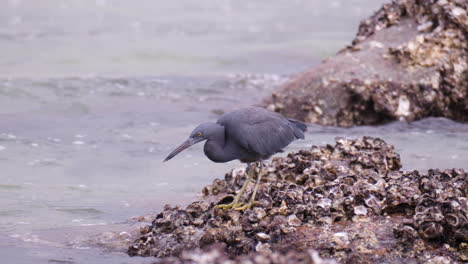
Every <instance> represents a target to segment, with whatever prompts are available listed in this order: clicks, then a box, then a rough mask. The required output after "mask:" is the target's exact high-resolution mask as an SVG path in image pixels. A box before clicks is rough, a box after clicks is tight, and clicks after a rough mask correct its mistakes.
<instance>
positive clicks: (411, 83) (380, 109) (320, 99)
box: [265, 0, 468, 126]
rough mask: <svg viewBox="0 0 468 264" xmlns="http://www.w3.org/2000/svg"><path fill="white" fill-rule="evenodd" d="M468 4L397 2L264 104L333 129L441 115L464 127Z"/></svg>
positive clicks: (434, 0)
mask: <svg viewBox="0 0 468 264" xmlns="http://www.w3.org/2000/svg"><path fill="white" fill-rule="evenodd" d="M467 10H468V1H466V0H427V1H419V0H396V1H393V2H392V3H390V4H385V5H384V6H383V7H382V8H381V9H380V10H379V11H377V12H376V13H375V14H374V15H373V16H371V17H370V18H369V19H366V20H364V21H362V22H361V25H360V27H359V30H358V33H357V36H356V38H355V39H354V41H353V42H352V45H350V46H349V47H346V48H345V49H343V50H341V51H340V52H339V53H338V54H337V55H335V56H333V57H331V58H329V59H327V60H325V61H324V62H323V63H322V64H321V65H319V66H318V67H315V68H313V69H311V70H309V71H307V72H305V73H303V74H301V75H299V76H298V77H297V78H295V79H293V80H291V81H290V82H288V83H286V84H285V85H284V86H283V87H281V88H280V89H279V90H277V91H275V92H274V93H273V95H272V97H271V98H268V99H266V101H265V106H267V107H268V108H269V109H270V110H274V111H277V112H280V113H282V114H284V115H287V116H289V117H293V118H296V119H300V120H304V121H307V122H311V123H319V124H323V125H334V126H353V125H369V124H381V123H385V122H388V121H391V120H407V121H413V120H417V119H421V118H423V117H428V116H437V117H440V116H443V117H447V118H451V119H453V120H458V121H464V122H466V121H468V11H467Z"/></svg>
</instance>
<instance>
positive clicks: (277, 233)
mask: <svg viewBox="0 0 468 264" xmlns="http://www.w3.org/2000/svg"><path fill="white" fill-rule="evenodd" d="M400 168H401V163H400V157H399V155H398V154H397V153H396V152H395V151H394V148H393V146H392V145H389V144H387V143H385V142H384V141H383V140H381V139H378V138H371V137H363V138H359V139H356V140H349V139H343V138H338V139H337V141H336V144H335V145H334V146H332V145H327V146H323V147H316V146H314V147H312V148H311V149H309V150H301V151H299V152H297V153H291V154H289V155H288V156H287V157H280V158H274V159H273V161H272V162H271V163H270V164H267V167H266V168H263V169H262V170H258V171H257V173H263V174H264V176H263V178H262V182H261V184H260V186H259V191H258V196H257V197H258V199H257V200H258V204H257V205H256V206H255V207H254V208H252V209H251V210H247V211H245V212H243V211H236V210H222V209H217V208H215V205H216V204H218V203H229V202H230V201H231V200H232V196H233V195H234V194H235V191H236V190H238V189H239V187H240V186H241V185H242V183H243V181H244V180H245V179H246V177H245V174H244V173H243V171H242V170H233V171H232V172H230V173H228V174H226V176H225V179H224V180H219V179H217V180H215V181H214V182H213V183H212V184H211V185H208V186H206V187H205V188H204V189H203V193H204V194H205V197H204V199H202V200H200V201H196V202H193V203H191V204H190V205H188V206H186V207H184V208H180V207H177V206H175V207H172V206H169V205H167V206H166V207H165V208H164V211H163V212H161V213H159V214H158V215H157V216H156V218H155V219H154V221H153V222H152V225H151V226H146V227H144V228H142V229H141V237H140V238H138V239H137V240H136V241H135V242H134V243H133V245H131V246H130V248H129V250H128V253H129V254H130V255H140V256H155V257H159V258H162V259H160V261H161V262H164V261H170V260H171V261H174V262H180V263H184V262H186V263H188V262H190V263H201V262H203V261H199V260H200V259H202V258H203V257H202V256H205V257H206V258H210V256H211V258H212V259H213V261H211V262H210V263H223V262H224V261H227V260H230V261H234V262H237V261H247V260H249V261H250V262H251V263H287V261H285V262H282V261H279V260H281V259H284V260H288V259H290V258H291V256H293V255H294V256H303V258H301V259H303V260H304V261H303V262H302V263H325V262H319V261H318V260H314V259H313V257H312V255H313V254H312V253H311V252H315V253H314V254H319V255H320V257H323V258H332V259H336V260H337V261H339V262H348V263H363V262H364V263H379V262H392V261H397V260H400V261H401V260H402V259H414V260H417V261H422V262H424V261H435V260H434V258H436V257H442V258H444V259H446V260H448V261H466V260H468V259H467V257H468V256H467V243H468V238H467V234H468V222H467V212H468V209H467V208H468V204H467V203H468V202H467V198H466V197H467V191H468V177H467V176H468V175H467V173H466V172H464V171H463V170H457V169H453V170H446V171H439V170H430V171H429V172H428V173H427V174H421V173H419V172H417V171H413V172H402V171H400ZM251 191H252V189H247V191H245V193H244V195H245V197H244V198H248V197H249V195H250V193H251ZM311 250H312V251H311ZM291 252H295V253H291ZM272 254H273V255H272ZM213 255H215V257H213ZM271 256H276V257H277V259H276V260H277V261H276V262H275V260H274V258H272V257H271ZM288 256H289V257H288ZM177 257H178V258H177ZM317 257H318V255H317ZM206 258H205V259H206ZM197 259H198V260H197ZM291 259H292V258H291ZM278 261H279V262H278ZM330 261H332V260H330ZM297 262H300V261H297ZM435 263H439V262H435ZM440 263H442V262H440Z"/></svg>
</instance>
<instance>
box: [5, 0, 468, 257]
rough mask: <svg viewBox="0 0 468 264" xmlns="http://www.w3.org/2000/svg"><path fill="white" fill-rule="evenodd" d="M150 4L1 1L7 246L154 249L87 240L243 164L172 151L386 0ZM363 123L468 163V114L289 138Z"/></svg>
mask: <svg viewBox="0 0 468 264" xmlns="http://www.w3.org/2000/svg"><path fill="white" fill-rule="evenodd" d="M152 2H154V1H142V2H141V3H140V4H139V5H135V4H130V3H133V2H128V1H115V2H114V1H112V5H111V2H110V1H109V2H108V1H104V0H100V1H96V2H82V1H67V2H62V1H53V0H48V1H42V2H41V6H35V5H39V4H36V2H30V3H28V4H27V5H26V3H23V2H22V1H19V0H15V1H7V3H4V5H6V6H7V8H5V9H1V10H0V50H2V52H1V53H0V61H1V62H2V63H0V77H1V80H0V172H1V173H0V254H1V255H2V260H7V261H8V260H10V261H11V262H12V263H31V262H34V263H41V262H42V263H54V262H55V263H83V262H85V263H102V262H103V261H104V262H113V263H121V262H122V263H123V262H125V263H132V262H135V263H142V262H144V261H149V260H142V259H139V258H128V257H127V256H126V255H125V254H122V253H119V252H114V251H113V250H110V251H109V250H103V249H102V248H100V247H95V246H93V245H94V244H96V243H92V242H90V243H88V244H87V243H86V242H83V241H86V237H88V234H89V237H93V234H97V233H100V232H104V231H106V230H108V229H112V230H119V228H120V227H121V228H122V230H123V229H124V227H126V226H128V224H127V219H128V218H130V217H132V216H135V215H143V214H147V213H153V212H156V211H158V210H160V209H161V208H162V206H163V205H164V204H166V203H171V204H184V203H186V202H187V201H190V200H192V199H193V198H194V197H195V196H196V195H197V194H198V193H199V191H200V190H201V188H202V186H204V185H206V184H208V183H210V182H211V181H212V180H213V179H215V178H220V177H223V175H224V173H225V172H227V171H229V170H230V169H232V168H235V167H239V166H242V165H241V164H240V163H238V162H231V163H227V164H215V163H212V162H210V161H209V160H208V159H207V158H205V157H204V155H203V154H202V145H197V146H195V147H193V148H191V149H188V150H187V151H185V152H183V153H182V154H180V155H179V156H177V157H176V158H174V159H173V160H171V161H170V162H167V163H162V159H163V158H164V157H165V156H166V155H167V154H168V153H169V152H170V151H171V150H172V149H173V148H174V147H175V146H177V145H178V144H179V143H180V142H182V141H183V140H184V139H185V138H186V137H187V136H188V134H189V133H190V131H191V130H192V129H193V128H194V127H195V126H196V125H197V124H198V123H201V122H205V121H207V120H215V119H216V118H217V116H218V115H219V114H220V113H222V112H224V111H229V110H232V109H236V108H239V107H242V106H247V105H251V104H255V103H257V102H259V101H260V100H261V98H263V97H264V96H266V95H268V94H269V93H270V92H271V91H272V90H273V89H274V88H275V87H277V86H278V85H280V84H282V83H284V82H285V81H286V80H288V78H289V77H288V75H289V74H291V73H295V72H299V71H301V70H303V69H305V68H307V67H309V66H311V65H314V64H316V63H318V62H319V59H320V58H323V57H324V56H327V55H331V54H332V53H333V52H335V51H336V50H337V49H338V48H340V47H343V46H344V45H346V44H347V43H348V42H349V41H350V39H351V38H352V36H353V34H354V32H355V30H356V28H357V25H358V21H359V19H360V18H362V17H365V16H367V15H369V14H370V13H371V11H370V10H374V9H375V8H376V7H377V6H379V5H380V3H381V2H382V1H370V0H361V1H357V0H355V1H328V2H326V3H325V2H322V1H299V0H297V1H275V2H274V3H272V2H270V1H250V2H246V1H244V2H242V3H239V2H238V1H227V0H224V1H208V0H205V1H197V4H196V5H194V4H193V3H192V2H191V1H170V2H165V1H158V2H157V3H158V5H157V7H156V6H155V5H154V4H150V3H152ZM35 10H41V12H35ZM345 11H346V12H345ZM76 21H80V23H76ZM90 43H93V45H92V44H90ZM122 76H124V77H122ZM128 76H135V77H128ZM361 135H371V136H378V137H380V138H383V139H384V140H386V141H387V142H390V143H392V144H394V145H395V147H396V149H397V151H398V152H399V153H400V154H401V157H402V161H403V165H404V168H403V169H405V170H413V169H419V170H427V169H429V168H441V169H443V168H452V167H458V168H464V169H468V162H467V158H466V154H467V153H468V125H466V124H459V123H456V122H452V121H450V120H446V119H438V118H430V119H425V120H421V121H418V122H415V123H412V124H406V123H403V122H395V123H392V124H388V125H385V126H379V127H356V128H348V129H344V128H330V127H321V126H317V125H311V126H310V128H309V132H308V133H307V135H306V140H304V141H297V142H295V143H293V144H291V145H290V147H288V149H287V151H294V150H298V149H300V148H307V147H310V146H311V145H323V144H333V142H334V138H335V137H337V136H339V137H358V136H361ZM115 224H117V227H116V226H114V225H115ZM111 225H112V226H111ZM79 237H81V238H80V239H78V238H79ZM83 237H84V238H83ZM90 240H92V238H90ZM77 241H78V242H77ZM94 242H96V241H94ZM5 263H8V262H5Z"/></svg>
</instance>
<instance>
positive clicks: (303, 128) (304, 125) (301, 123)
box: [288, 118, 307, 132]
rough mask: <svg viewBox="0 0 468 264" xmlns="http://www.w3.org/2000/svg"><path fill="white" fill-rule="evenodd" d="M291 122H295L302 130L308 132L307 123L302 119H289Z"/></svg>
mask: <svg viewBox="0 0 468 264" xmlns="http://www.w3.org/2000/svg"><path fill="white" fill-rule="evenodd" d="M288 120H289V122H291V123H293V124H294V125H295V126H296V127H297V128H299V129H300V130H302V132H306V131H307V125H306V124H305V123H303V122H301V121H298V120H295V119H289V118H288Z"/></svg>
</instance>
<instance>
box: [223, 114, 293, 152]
mask: <svg viewBox="0 0 468 264" xmlns="http://www.w3.org/2000/svg"><path fill="white" fill-rule="evenodd" d="M265 111H266V110H265ZM265 113H267V114H265ZM265 113H262V112H260V113H259V112H256V111H250V112H246V113H244V114H241V115H224V116H223V117H222V118H220V119H219V120H218V123H219V124H221V125H223V126H224V127H225V131H226V132H225V133H226V140H227V141H228V140H231V141H235V143H236V144H238V145H240V146H242V147H243V148H244V149H246V150H249V151H255V152H257V153H259V154H261V155H264V156H270V155H273V154H275V153H277V152H279V151H281V150H282V149H283V148H284V147H286V146H287V145H288V144H289V143H291V142H292V141H293V140H295V139H296V138H297V137H296V135H295V133H294V128H293V126H292V124H291V123H290V122H289V121H288V120H287V119H286V118H284V117H282V116H280V115H278V114H276V113H272V112H265Z"/></svg>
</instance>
